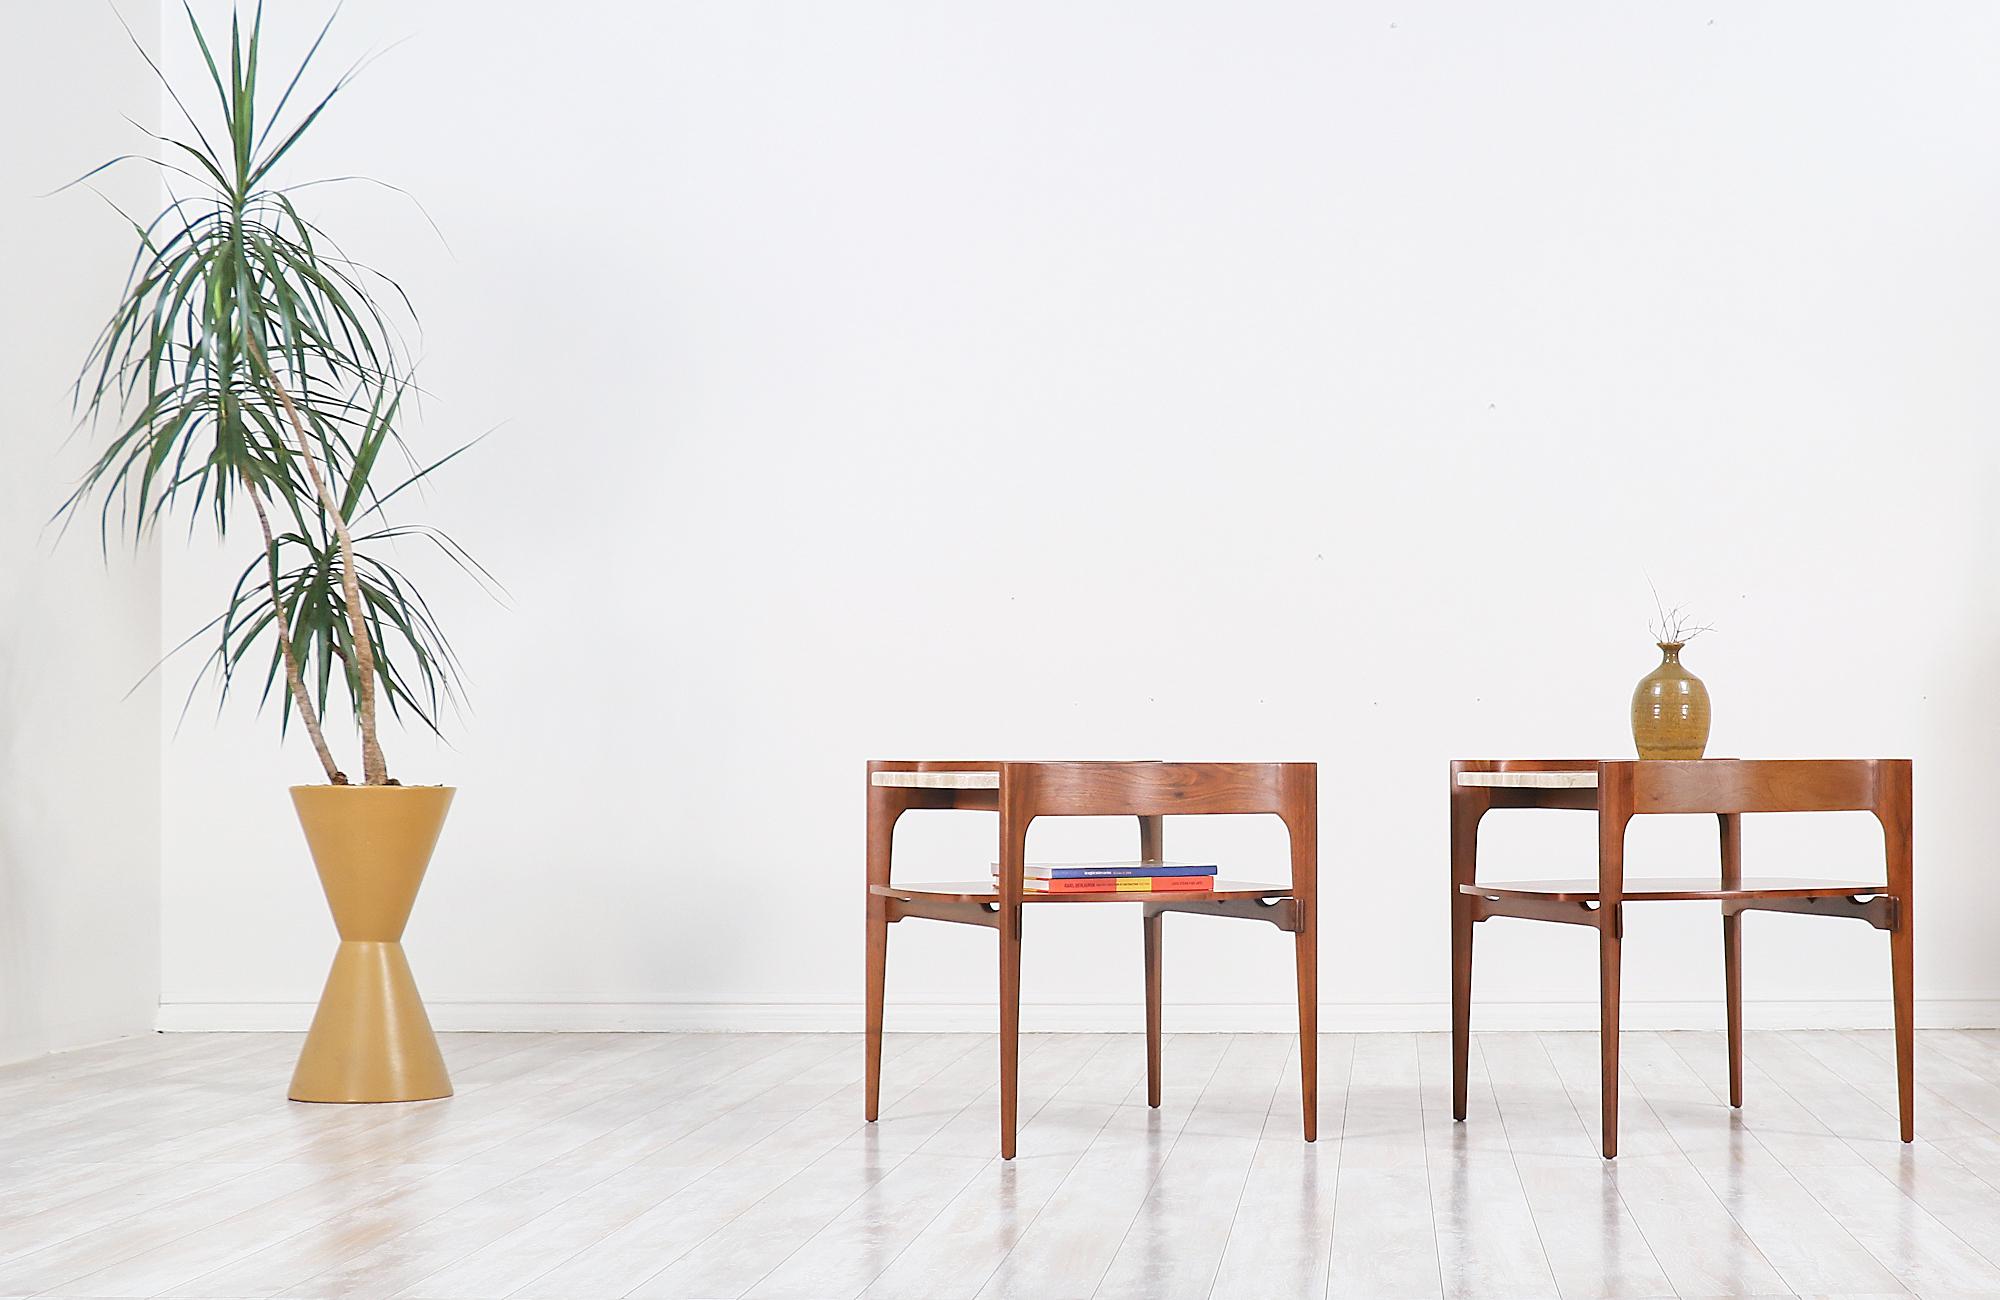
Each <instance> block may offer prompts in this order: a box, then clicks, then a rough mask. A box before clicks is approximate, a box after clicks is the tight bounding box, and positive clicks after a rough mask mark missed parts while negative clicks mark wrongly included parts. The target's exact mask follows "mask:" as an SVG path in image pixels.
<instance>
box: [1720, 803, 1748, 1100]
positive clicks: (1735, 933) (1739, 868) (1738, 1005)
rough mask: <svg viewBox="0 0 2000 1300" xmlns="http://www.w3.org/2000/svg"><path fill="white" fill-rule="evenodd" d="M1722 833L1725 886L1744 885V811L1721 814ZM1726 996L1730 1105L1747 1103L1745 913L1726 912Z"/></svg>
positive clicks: (1723, 969) (1725, 887)
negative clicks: (1744, 1028) (1744, 964)
mask: <svg viewBox="0 0 2000 1300" xmlns="http://www.w3.org/2000/svg"><path fill="white" fill-rule="evenodd" d="M1715 820H1716V824H1717V825H1718V827H1719V828H1720V830H1721V832H1722V887H1723V888H1724V889H1741V888H1742V887H1743V814H1741V813H1717V814H1716V818H1715ZM1722 995H1723V1004H1724V1008H1725V1014H1726V1016H1727V1019H1728V1022H1729V1104H1730V1105H1732V1106H1741V1105H1742V1104H1743V915H1742V913H1740V912H1727V911H1725V912H1724V913H1723V914H1722Z"/></svg>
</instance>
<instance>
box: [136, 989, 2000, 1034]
mask: <svg viewBox="0 0 2000 1300" xmlns="http://www.w3.org/2000/svg"><path fill="white" fill-rule="evenodd" d="M429 1006H430V1015H431V1023H432V1024H433V1025H435V1026H436V1027H437V1028H438V1029H440V1030H459V1031H465V1030H470V1031H487V1032H506V1031H515V1032H524V1031H533V1032H550V1031H578V1032H598V1033H602V1032H663V1031H672V1030H694V1031H709V1032H719V1031H733V1032H749V1033H760V1032H761V1033H825V1032H836V1033H838V1032H855V1031H858V1030H859V1029H860V1028H861V1005H860V1004H859V1003H856V1002H432V1003H430V1004H429ZM1916 1010H1917V1025H1918V1027H1919V1028H1923V1029H1990V1028H2000V999H1993V998H1926V999H1919V1000H1918V1002H1917V1007H1916ZM1743 1011H1744V1021H1745V1023H1746V1024H1748V1025H1749V1026H1750V1027H1751V1028H1753V1029H1886V1028H1888V1027H1889V1024H1890V1010H1889V1003H1888V1001H1887V1000H1886V999H1883V1000H1879V1001H1858V1002H1857V1001H1842V1002H1757V1001H1745V1003H1744V1005H1743ZM312 1012H313V1005H312V1003H310V1002H166V1003H162V1004H161V1006H160V1015H159V1022H158V1024H159V1028H160V1029H161V1030H163V1031H166V1032H170V1033H172V1032H214V1031H256V1030H265V1031H269V1030H282V1031H289V1032H301V1031H303V1030H304V1029H305V1028H306V1027H307V1025H309V1024H310V1023H311V1021H312ZM997 1015H998V1012H997V1011H996V1009H995V1008H994V1005H993V1004H992V1003H991V1002H919V1003H912V1002H908V1001H904V1002H892V1003H890V1005H889V1011H888V1028H889V1029H890V1031H892V1032H897V1031H918V1032H926V1033H945V1032H967V1033H991V1032H992V1031H993V1029H994V1027H995V1021H996V1018H997ZM1143 1017H1144V1013H1143V1011H1142V1010H1141V1009H1140V1007H1139V1006H1137V1005H1136V1004H1133V1003H1129V1002H1062V1003H1029V1004H1027V1005H1025V1006H1023V1007H1022V1009H1021V1028H1022V1030H1023V1031H1024V1032H1029V1033H1036V1032H1040V1033H1121V1032H1127V1033H1136V1032H1138V1031H1140V1030H1142V1029H1143V1028H1144V1027H1145V1020H1144V1018H1143ZM1165 1019H1166V1026H1167V1029H1168V1030H1169V1032H1174V1033H1292V1032H1294V1031H1295V1030H1296V1029H1297V1026H1298V1022H1297V1020H1296V1019H1295V1018H1294V1013H1293V1010H1292V1006H1291V1004H1290V1003H1284V1002H1250V1003H1169V1004H1168V1005H1167V1008H1166V1016H1165ZM1623 1024H1624V1027H1625V1028H1627V1029H1720V1028H1721V1027H1722V1006H1721V1004H1720V1003H1719V1002H1715V1003H1711V1002H1640V1001H1628V1002H1626V1003H1625V1005H1624V1014H1623ZM1450 1025H1451V1018H1450V1008H1449V1006H1448V1005H1447V1004H1445V1003H1442V1002H1401V1003H1382V1002H1324V1003H1321V1004H1320V1009H1319V1027H1320V1030H1321V1032H1323V1033H1370V1032H1377V1033H1410V1032H1422V1031H1441V1030H1444V1029H1447V1028H1449V1027H1450ZM1472 1025H1473V1028H1474V1029H1475V1030H1481V1029H1595V1028H1597V1004H1596V1003H1595V1002H1594V1001H1590V1002H1479V1003H1475V1004H1474V1006H1473V1012H1472Z"/></svg>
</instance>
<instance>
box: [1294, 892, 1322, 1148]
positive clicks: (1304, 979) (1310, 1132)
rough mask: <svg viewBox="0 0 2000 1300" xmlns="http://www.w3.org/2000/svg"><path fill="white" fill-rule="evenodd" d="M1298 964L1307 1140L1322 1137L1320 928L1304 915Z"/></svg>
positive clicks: (1296, 941)
mask: <svg viewBox="0 0 2000 1300" xmlns="http://www.w3.org/2000/svg"><path fill="white" fill-rule="evenodd" d="M1294 945H1295V948H1296V950H1297V956H1298V963H1299V1104H1300V1106H1301V1107H1302V1108H1303V1110H1304V1112H1305V1135H1306V1141H1308V1142H1317V1141H1318V1140H1319V927H1318V926H1316V925H1315V924H1313V918H1312V917H1311V916H1306V917H1304V919H1303V921H1302V923H1301V924H1300V926H1299V931H1298V933H1297V934H1296V935H1295V936H1294Z"/></svg>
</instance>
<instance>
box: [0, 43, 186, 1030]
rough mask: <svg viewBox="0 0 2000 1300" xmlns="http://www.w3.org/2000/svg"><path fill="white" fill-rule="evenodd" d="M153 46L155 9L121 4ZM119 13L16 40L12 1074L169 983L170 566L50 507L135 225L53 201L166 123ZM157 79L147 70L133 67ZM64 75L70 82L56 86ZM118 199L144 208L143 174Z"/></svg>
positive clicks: (87, 198) (9, 105)
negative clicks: (102, 544) (164, 912)
mask: <svg viewBox="0 0 2000 1300" xmlns="http://www.w3.org/2000/svg"><path fill="white" fill-rule="evenodd" d="M120 9H121V10H122V11H123V12H125V14H126V16H127V19H128V21H130V22H131V24H132V26H133V32H134V36H136V37H137V38H138V39H139V40H141V41H143V42H145V43H146V44H147V45H149V46H152V45H155V44H156V39H157V31H158V23H157V15H156V14H155V12H154V10H153V7H152V6H150V5H139V4H123V5H121V6H120ZM144 67H145V65H144V64H143V63H142V62H141V61H140V59H139V56H138V54H137V53H136V52H135V51H134V50H133V48H132V41H131V40H130V39H128V38H127V36H126V35H125V32H124V31H123V30H122V29H121V28H120V27H119V24H118V19H117V16H116V14H115V13H114V11H113V10H112V9H111V7H110V6H108V5H37V6H27V5H23V6H19V7H18V8H15V7H9V9H8V11H7V15H6V37H5V39H0V122H4V123H5V124H6V126H5V128H4V133H0V160H4V166H0V248H4V249H6V250H7V256H6V268H7V269H6V284H5V287H4V289H0V447H4V448H5V467H4V469H0V1061H9V1060H17V1059H20V1058H22V1057H26V1056H32V1055H35V1054H37V1053H40V1052H47V1051H53V1050H57V1049H60V1048H64V1047H74V1046H77V1045H79V1044H81V1043H87V1042H92V1041H95V1040H98V1039H103V1038H109V1037H113V1036H115V1035H118V1034H127V1033H136V1032H140V1031H143V1030H147V1029H150V1028H152V1026H153V1020H154V1016H155V1011H156V1007H157V1004H158V1000H159V988H160V964H159V962H160V956H159V954H160V943H159V925H160V884H159V867H160V856H159V764H160V750H159V739H158V713H159V692H158V690H157V688H156V687H154V686H151V685H149V686H146V687H143V688H142V689H140V690H138V691H136V692H134V693H133V694H132V696H131V697H130V698H129V699H128V698H125V693H126V690H127V688H128V687H130V686H131V685H132V683H133V682H135V681H136V680H138V679H139V677H140V676H141V675H142V674H143V673H144V672H145V670H146V669H147V668H148V667H150V666H151V665H152V663H153V661H154V660H155V659H157V658H158V657H159V618H160V602H159V565H158V563H157V561H156V559H155V558H153V556H152V555H151V554H150V553H148V554H145V555H141V556H139V557H136V558H135V557H134V556H133V555H132V554H131V548H130V545H129V544H127V545H125V546H123V547H116V548H114V550H113V552H112V554H111V555H110V557H109V558H108V559H107V558H106V557H105V555H104V554H103V553H102V552H101V551H100V549H99V547H98V541H97V534H96V528H95V526H94V525H95V520H94V519H91V520H85V521H82V522H80V523H79V525H78V526H77V527H76V528H75V529H73V530H72V531H71V533H70V535H69V536H68V537H67V538H66V539H65V540H64V541H63V542H62V544H61V545H60V546H58V545H57V544H56V530H55V529H52V528H48V527H46V525H47V523H48V520H49V517H50V515H51V514H52V513H53V512H54V510H55V508H56V507H57V505H59V504H60V503H61V502H62V500H63V498H64V497H65V496H67V495H68V493H69V491H70V488H71V487H72V485H73V484H74V482H75V479H76V476H77V474H78V473H79V471H80V470H81V469H82V467H83V464H84V463H85V461H86V460H87V459H88V456H89V446H88V440H87V439H83V438H79V439H77V440H76V441H75V442H74V443H71V444H69V445H68V446H65V445H64V440H65V438H66V437H67V435H68V433H69V431H70V429H71V427H72V425H73V423H74V417H73V416H72V414H71V412H70V406H69V391H68V390H69V385H70V383H71V382H72V381H73V380H74V379H75V378H76V373H77V368H78V366H79V365H80V364H81V362H82V360H83V354H84V350H85V349H86V348H87V347H88V346H89V344H90V340H91V338H92V336H93V335H94V334H95V333H96V330H97V328H98V326H99V325H101V324H102V323H103V317H104V316H106V315H108V314H109V312H110V310H111V306H112V304H113V303H114V302H115V301H116V299H117V294H118V286H119V284H120V282H121V280H122V277H123V275H124V270H125V266H124V261H123V258H124V253H123V252H122V251H121V252H119V253H115V254H109V255H107V252H106V250H107V249H113V248H118V249H121V250H122V248H123V240H122V238H121V236H120V235H119V230H120V228H121V226H122V223H121V221H120V220H119V219H118V217H117V216H116V214H114V213H113V212H111V211H110V209H109V208H107V207H106V206H105V205H104V204H103V203H102V202H100V201H99V200H98V199H97V198H95V197H93V196H92V195H90V194H89V193H87V192H84V191H72V192H70V193H68V194H64V195H60V196H56V197H45V196H46V195H47V193H48V191H50V190H53V189H55V188H56V187H57V186H59V185H61V184H63V183H64V182H66V181H69V180H72V179H74V178H75V177H76V176H77V175H79V174H80V173H82V172H84V171H85V170H87V169H88V168H90V167H92V166H94V165H96V164H97V163H99V162H101V161H103V160H104V159H105V158H107V157H109V156H111V154H112V153H114V152H117V150H118V149H119V148H122V147H125V142H128V141H129V140H130V137H131V135H132V128H131V127H130V126H128V125H127V124H126V123H125V121H123V120H122V117H121V115H122V116H128V117H130V118H132V119H133V120H135V121H140V122H153V121H156V120H157V113H156V111H155V103H156V97H155V93H154V90H153V88H152V86H151V85H149V84H148V83H147V82H146V81H145V80H144V79H143V72H144ZM135 68H136V69H138V71H139V72H140V73H141V74H142V75H141V76H135V75H134V69H135ZM54 69H60V73H61V75H60V76H52V75H50V73H51V71H52V70H54ZM102 188H103V189H104V191H105V193H106V194H107V196H109V197H112V198H115V199H117V200H118V201H119V202H121V203H139V204H143V203H148V202H150V201H151V198H152V195H153V192H154V188H155V186H154V182H153V180H152V178H150V177H148V176H146V175H145V174H143V172H140V171H137V170H135V171H133V172H131V173H130V174H128V175H113V176H107V177H105V178H104V179H103V184H102Z"/></svg>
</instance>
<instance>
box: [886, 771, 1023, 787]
mask: <svg viewBox="0 0 2000 1300" xmlns="http://www.w3.org/2000/svg"><path fill="white" fill-rule="evenodd" d="M868 779H869V782H870V783H871V784H874V785H880V786H888V787H891V788H894V789H898V790H998V789H999V788H1000V774H999V773H998V772H877V773H875V774H874V775H873V776H871V777H869V778H868Z"/></svg>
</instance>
